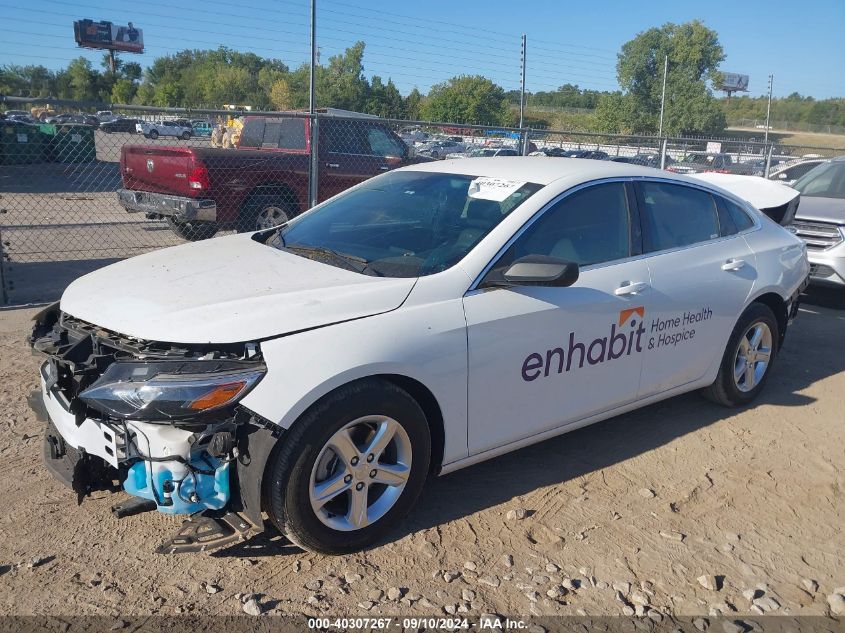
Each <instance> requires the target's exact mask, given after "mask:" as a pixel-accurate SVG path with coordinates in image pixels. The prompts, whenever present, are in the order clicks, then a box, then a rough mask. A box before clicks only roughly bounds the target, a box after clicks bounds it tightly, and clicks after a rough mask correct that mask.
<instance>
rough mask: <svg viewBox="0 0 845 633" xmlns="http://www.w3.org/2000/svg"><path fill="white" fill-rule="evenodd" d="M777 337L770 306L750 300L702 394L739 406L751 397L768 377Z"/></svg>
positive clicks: (775, 324)
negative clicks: (712, 379)
mask: <svg viewBox="0 0 845 633" xmlns="http://www.w3.org/2000/svg"><path fill="white" fill-rule="evenodd" d="M778 341H780V334H779V329H778V322H777V319H776V318H775V315H774V313H773V312H772V310H771V308H769V307H768V306H767V305H764V304H762V303H753V304H751V305H750V306H749V307H748V308H747V309H746V310H745V312H743V313H742V316H740V318H739V321H737V324H736V326H734V330H733V332H732V333H731V337H730V339H729V340H728V346H727V348H726V349H725V355H724V356H723V357H722V364H721V365H720V366H719V374H718V375H717V376H716V380H715V382H714V383H713V384H712V385H710V386H709V387H707V389H705V390H704V395H705V397H707V398H708V399H709V400H712V401H713V402H716V403H718V404H721V405H724V406H726V407H740V406H743V405H746V404H748V403H749V402H751V401H752V400H754V398H756V397H757V396H758V395H759V393H760V392H761V391H762V390H763V386H764V385H765V383H766V380H767V379H768V377H769V373H770V371H771V368H772V364H773V363H774V361H775V357H776V356H777V352H778Z"/></svg>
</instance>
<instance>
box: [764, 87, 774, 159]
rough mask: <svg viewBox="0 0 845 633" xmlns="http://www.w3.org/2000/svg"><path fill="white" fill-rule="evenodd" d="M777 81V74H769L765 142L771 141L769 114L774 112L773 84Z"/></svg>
mask: <svg viewBox="0 0 845 633" xmlns="http://www.w3.org/2000/svg"><path fill="white" fill-rule="evenodd" d="M774 83H775V76H774V75H769V103H768V104H767V105H766V135H765V137H764V139H763V142H764V143H768V142H769V115H770V114H771V113H772V84H774Z"/></svg>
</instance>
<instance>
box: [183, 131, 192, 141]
mask: <svg viewBox="0 0 845 633" xmlns="http://www.w3.org/2000/svg"><path fill="white" fill-rule="evenodd" d="M181 138H182V140H183V141H187V140H189V139H190V138H191V133H190V132H182V137H181Z"/></svg>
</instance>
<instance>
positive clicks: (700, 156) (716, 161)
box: [666, 152, 762, 176]
mask: <svg viewBox="0 0 845 633" xmlns="http://www.w3.org/2000/svg"><path fill="white" fill-rule="evenodd" d="M666 169H667V170H668V171H673V172H675V173H677V174H699V173H702V172H707V171H714V172H719V173H722V174H738V175H742V176H752V175H754V174H755V173H756V172H757V171H758V170H757V169H756V168H755V166H754V165H753V164H749V163H740V162H737V161H736V160H734V157H733V156H731V155H730V154H725V153H707V152H690V153H688V154H687V155H686V156H684V157H683V158H682V159H681V160H680V161H678V162H676V163H674V164H673V165H672V166H671V167H667V168H666ZM760 175H762V172H760Z"/></svg>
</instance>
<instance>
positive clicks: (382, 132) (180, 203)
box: [117, 116, 428, 240]
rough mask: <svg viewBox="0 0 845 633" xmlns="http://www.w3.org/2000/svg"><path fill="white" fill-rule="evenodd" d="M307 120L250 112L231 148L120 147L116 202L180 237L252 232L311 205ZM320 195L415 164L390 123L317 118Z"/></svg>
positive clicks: (343, 118)
mask: <svg viewBox="0 0 845 633" xmlns="http://www.w3.org/2000/svg"><path fill="white" fill-rule="evenodd" d="M310 136H311V135H310V120H309V119H307V118H281V117H280V118H268V117H248V118H247V119H246V120H245V122H244V127H243V130H242V132H241V139H240V144H239V146H238V148H237V149H236V150H233V149H218V148H212V147H188V146H182V147H177V146H161V145H125V146H124V147H123V148H122V150H121V154H120V173H121V176H122V178H123V188H122V189H119V190H118V192H117V193H118V199H119V200H120V203H121V205H122V206H123V207H124V208H125V209H126V210H127V211H128V212H130V213H145V214H146V215H147V217H150V218H160V219H166V220H167V222H168V223H169V225H170V227H171V229H172V230H173V231H174V232H175V233H176V234H177V235H179V236H180V237H182V238H184V239H188V240H199V239H206V238H209V237H212V236H213V235H214V234H215V233H217V231H218V230H219V229H221V228H235V229H237V230H238V231H255V230H260V229H264V228H269V227H271V226H276V225H278V224H281V223H283V222H285V221H286V220H288V219H290V218H292V217H293V216H295V215H297V214H298V213H300V212H302V211H304V210H306V209H307V208H308V167H309V161H310V152H311V147H310ZM318 136H319V148H318V149H319V154H318V156H319V162H318V166H319V167H318V169H319V175H318V199H319V200H320V201H322V200H325V199H327V198H330V197H331V196H333V195H335V194H337V193H340V192H341V191H343V190H345V189H347V188H349V187H351V186H352V185H354V184H357V183H359V182H361V181H363V180H366V179H367V178H370V177H372V176H375V175H377V174H379V173H382V172H384V171H388V170H390V169H395V168H397V167H402V166H404V165H409V164H412V163H416V162H423V161H427V160H428V159H426V158H423V157H414V156H412V155H411V154H412V153H411V151H410V150H409V148H408V146H407V145H405V143H404V142H403V141H402V140H401V139H400V138H399V136H397V135H396V134H395V133H394V132H393V131H392V130H391V129H390V127H389V126H387V125H386V124H384V123H383V122H381V121H379V120H378V119H377V118H373V119H371V120H370V119H365V120H361V119H352V118H349V117H341V116H336V117H327V118H323V119H320V127H319V134H318Z"/></svg>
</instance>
